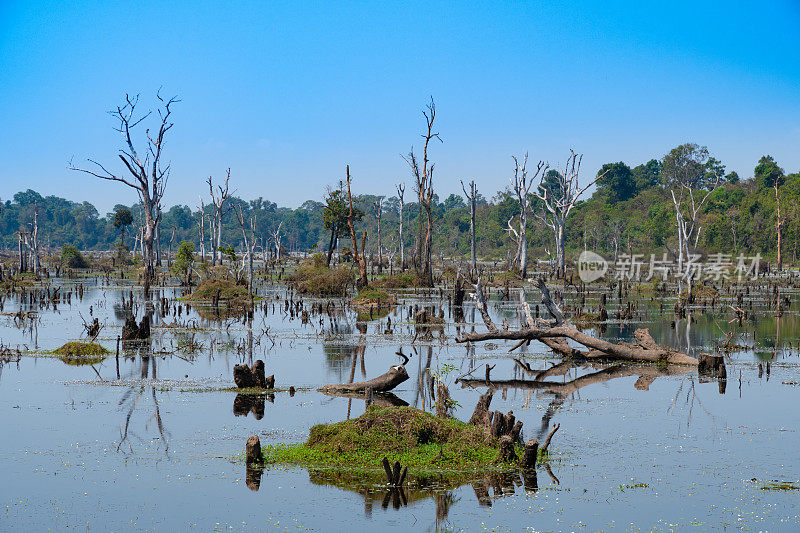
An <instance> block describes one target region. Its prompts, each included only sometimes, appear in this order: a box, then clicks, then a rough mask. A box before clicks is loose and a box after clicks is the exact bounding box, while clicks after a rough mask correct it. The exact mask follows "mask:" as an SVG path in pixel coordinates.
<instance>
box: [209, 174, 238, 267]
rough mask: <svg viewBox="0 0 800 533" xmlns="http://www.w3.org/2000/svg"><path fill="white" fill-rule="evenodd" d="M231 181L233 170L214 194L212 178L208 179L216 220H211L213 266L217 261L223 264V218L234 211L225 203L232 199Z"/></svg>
mask: <svg viewBox="0 0 800 533" xmlns="http://www.w3.org/2000/svg"><path fill="white" fill-rule="evenodd" d="M230 180H231V169H228V172H227V174H226V176H225V186H224V187H223V186H222V185H217V192H216V193H215V192H214V184H213V183H212V181H211V176H209V177H208V179H207V180H206V183H208V189H209V191H210V192H211V202H212V203H213V204H214V218H213V219H211V254H212V255H211V265H212V266H213V265H216V264H217V261H219V262H220V264H222V252H221V251H220V248H221V247H222V218H223V217H224V216H225V215H226V214H228V211H230V210H231V209H233V207H232V206H229V205H228V206H226V205H225V201H226V200H227V199H228V198H229V197H230V193H229V192H228V186H229V184H230V183H229V182H230Z"/></svg>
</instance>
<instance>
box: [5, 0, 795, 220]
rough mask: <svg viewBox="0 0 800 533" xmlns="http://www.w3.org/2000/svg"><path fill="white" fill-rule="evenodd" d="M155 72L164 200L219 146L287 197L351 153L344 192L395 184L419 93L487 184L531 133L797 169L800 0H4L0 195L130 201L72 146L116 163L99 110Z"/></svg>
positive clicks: (557, 141) (223, 164) (440, 152)
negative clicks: (167, 100) (350, 179)
mask: <svg viewBox="0 0 800 533" xmlns="http://www.w3.org/2000/svg"><path fill="white" fill-rule="evenodd" d="M160 86H163V93H164V94H168V95H172V94H177V95H179V96H180V97H181V99H182V100H183V101H182V103H180V104H179V105H177V106H176V107H175V110H174V117H175V127H174V128H173V130H172V132H171V135H170V138H169V140H168V143H169V144H168V147H167V150H168V151H167V157H168V159H170V160H171V161H172V166H173V174H172V178H171V181H170V184H169V188H168V191H167V194H166V197H165V202H164V203H165V205H167V206H168V205H172V204H188V205H190V206H192V207H194V206H196V205H197V204H198V203H199V202H198V194H206V193H207V191H206V190H205V189H204V188H203V187H204V184H203V180H204V179H205V178H207V177H208V176H209V175H213V176H215V177H221V176H222V175H223V173H224V170H225V169H226V168H228V167H231V169H232V186H233V187H235V188H236V189H237V194H239V195H241V196H243V197H245V198H252V197H256V196H263V197H265V198H267V199H269V200H272V201H274V202H277V203H278V204H279V205H285V206H292V207H294V206H297V205H299V204H300V203H302V201H304V200H306V199H317V200H321V199H322V197H323V193H324V187H325V185H326V184H333V183H335V182H336V181H337V180H338V179H340V178H341V177H342V175H343V173H344V166H345V164H347V163H349V164H350V165H351V169H352V173H353V175H354V177H355V181H354V188H355V190H356V191H357V192H365V193H374V194H385V195H391V194H392V193H393V192H394V184H395V183H398V182H400V181H403V180H404V181H406V182H409V183H410V175H409V172H408V169H407V166H406V165H405V163H404V162H403V160H402V159H401V158H400V154H401V153H405V152H407V151H408V149H409V148H410V147H411V145H412V143H414V144H418V143H419V134H420V132H421V130H422V127H423V120H422V115H421V110H422V109H423V106H424V105H425V103H426V101H427V100H428V98H429V96H431V95H433V97H434V98H435V100H436V103H437V108H438V130H439V132H440V133H441V136H442V139H443V140H444V144H440V145H437V146H435V147H434V148H433V150H432V157H433V159H434V160H435V161H436V163H437V175H436V178H435V188H436V190H437V192H438V193H439V195H440V197H441V198H444V197H446V196H447V195H448V194H449V193H451V192H457V191H460V187H459V185H458V180H459V178H465V179H472V178H474V179H476V181H477V182H478V186H479V190H480V191H481V192H483V193H484V194H485V195H486V196H491V195H492V194H494V193H495V192H496V191H497V190H498V189H499V188H502V187H504V186H505V185H506V184H507V183H508V176H509V175H510V171H511V170H512V161H511V157H510V156H511V155H512V154H519V153H522V152H524V151H528V152H530V157H531V158H533V159H535V160H538V159H544V160H548V161H550V162H551V163H561V161H562V160H563V159H564V158H565V157H566V155H567V154H568V150H569V149H570V148H574V149H575V150H576V151H578V152H582V153H584V154H585V157H584V175H585V176H586V177H587V178H588V177H590V176H591V175H594V174H595V173H596V171H597V169H598V168H599V167H600V165H602V164H603V163H605V162H608V161H618V160H623V161H626V162H628V163H630V164H632V165H633V164H638V163H640V162H643V161H646V160H648V159H650V158H653V157H656V158H658V157H661V156H663V154H664V153H666V152H667V151H668V150H669V149H670V148H671V147H673V146H676V145H677V144H680V143H683V142H687V141H690V142H697V143H699V144H705V145H707V146H708V147H709V149H710V151H711V153H712V154H713V155H715V156H716V157H717V158H718V159H721V160H722V161H723V162H724V163H725V164H726V165H727V166H728V169H729V170H736V171H737V172H739V174H740V176H742V177H749V176H750V175H752V169H753V166H754V165H755V162H756V161H757V159H758V158H759V156H761V155H762V154H765V153H770V154H772V155H773V156H774V157H775V158H776V159H777V161H778V162H779V163H780V164H781V165H782V166H783V167H784V168H785V169H786V170H787V171H796V170H798V169H800V2H797V1H788V0H787V1H760V2H735V1H734V2H727V3H723V2H704V1H693V2H682V1H676V2H646V1H631V2H614V1H605V2H582V1H568V2H529V3H506V2H503V3H500V2H498V3H470V4H469V5H468V6H466V5H465V6H459V5H457V4H456V3H454V2H448V3H437V2H419V3H402V4H400V3H391V2H357V3H356V2H352V3H351V2H348V3H335V2H325V3H323V2H314V3H307V4H303V3H300V2H287V3H278V2H219V3H213V2H169V3H168V2H147V1H138V2H102V3H101V2H63V1H57V2H56V1H53V2H34V1H31V2H23V1H16V2H15V1H12V0H5V1H0V126H1V127H0V197H1V198H3V199H7V198H9V197H10V196H11V195H13V194H14V193H15V192H17V191H18V190H24V189H27V188H33V189H36V190H38V191H39V192H41V193H42V194H45V195H48V194H55V195H59V196H64V197H66V198H69V199H71V200H76V201H77V200H84V199H85V200H89V201H91V202H93V203H95V205H97V206H98V208H99V209H100V210H101V213H104V212H105V211H106V210H109V209H111V207H112V206H113V205H114V204H115V203H118V202H121V203H126V204H130V203H133V202H134V201H135V197H134V196H133V194H132V191H130V190H127V189H126V188H125V187H124V186H122V185H121V184H118V183H112V182H105V181H100V180H97V179H94V178H91V177H90V176H86V175H79V174H77V173H74V172H70V171H68V170H67V168H66V167H67V162H68V161H69V160H70V158H74V161H75V162H80V161H82V160H84V159H85V158H87V157H93V158H97V159H99V160H100V161H103V162H108V163H110V164H111V165H112V166H114V168H117V169H118V168H119V165H117V161H118V160H117V159H116V155H115V153H116V150H117V149H118V148H119V146H120V144H119V139H118V137H117V134H116V133H115V132H114V131H113V130H112V126H113V125H114V123H113V121H112V119H111V117H109V116H108V115H107V114H106V111H108V110H110V109H111V108H112V107H113V106H115V105H117V104H118V103H120V102H121V101H122V99H123V97H124V95H125V93H126V92H130V93H141V94H142V99H143V101H142V107H143V108H144V107H147V106H152V104H153V102H154V95H155V92H156V90H157V89H158V88H159V87H160ZM410 188H411V187H410V184H409V190H410ZM407 195H408V193H407Z"/></svg>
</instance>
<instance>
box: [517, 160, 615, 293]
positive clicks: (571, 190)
mask: <svg viewBox="0 0 800 533" xmlns="http://www.w3.org/2000/svg"><path fill="white" fill-rule="evenodd" d="M569 153H570V155H569V157H567V162H566V164H565V165H564V170H563V172H557V173H554V174H555V175H554V177H555V183H547V184H546V183H545V175H546V174H547V172H542V175H541V177H540V178H539V186H538V187H537V188H536V190H534V192H533V194H534V195H535V196H536V197H537V198H539V200H541V204H542V208H543V212H542V213H537V215H536V216H537V218H538V219H539V220H540V221H541V223H542V224H544V225H545V226H547V227H549V228H550V229H551V230H552V231H553V236H554V238H555V245H556V268H557V269H558V275H559V277H562V278H563V277H564V269H565V264H566V261H565V257H564V244H565V239H566V229H567V217H568V216H569V213H570V211H572V208H573V207H575V204H577V203H578V199H579V198H580V197H581V195H582V194H583V193H584V192H585V191H586V189H588V188H589V187H591V186H592V185H594V183H595V182H596V181H597V180H599V179H600V178H602V177H603V176H605V175H606V173H607V172H608V170H606V171H605V172H602V173H600V174H598V175H597V177H596V178H594V179H593V180H592V181H590V182H589V183H587V184H586V185H585V186H584V187H580V185H579V174H580V170H581V160H582V159H583V156H582V155H578V154H576V153H575V152H574V151H573V150H570V151H569ZM609 170H610V169H609Z"/></svg>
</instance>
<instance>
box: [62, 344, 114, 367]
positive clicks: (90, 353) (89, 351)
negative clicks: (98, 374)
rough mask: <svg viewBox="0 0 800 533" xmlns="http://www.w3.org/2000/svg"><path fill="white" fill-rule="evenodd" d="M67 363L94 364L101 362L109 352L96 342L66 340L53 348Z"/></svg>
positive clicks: (77, 364)
mask: <svg viewBox="0 0 800 533" xmlns="http://www.w3.org/2000/svg"><path fill="white" fill-rule="evenodd" d="M53 353H54V354H56V355H58V356H60V357H59V359H61V360H62V361H63V362H65V363H67V364H68V365H76V366H79V365H94V364H97V363H99V362H101V361H102V360H103V359H105V358H106V356H107V355H108V354H110V353H111V352H110V351H108V350H106V349H105V348H104V347H102V346H100V345H99V344H97V343H96V342H68V343H66V344H65V345H63V346H61V347H60V348H57V349H55V350H53Z"/></svg>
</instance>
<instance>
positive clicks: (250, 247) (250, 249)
mask: <svg viewBox="0 0 800 533" xmlns="http://www.w3.org/2000/svg"><path fill="white" fill-rule="evenodd" d="M235 212H236V219H237V220H238V221H239V227H240V228H241V230H242V238H243V239H244V247H245V249H246V250H247V290H248V292H249V293H250V297H251V298H252V297H253V254H254V250H255V246H256V215H255V213H253V214H252V215H250V217H248V218H245V214H244V209H243V208H242V204H236V208H235Z"/></svg>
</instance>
